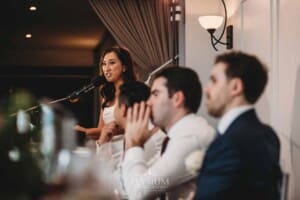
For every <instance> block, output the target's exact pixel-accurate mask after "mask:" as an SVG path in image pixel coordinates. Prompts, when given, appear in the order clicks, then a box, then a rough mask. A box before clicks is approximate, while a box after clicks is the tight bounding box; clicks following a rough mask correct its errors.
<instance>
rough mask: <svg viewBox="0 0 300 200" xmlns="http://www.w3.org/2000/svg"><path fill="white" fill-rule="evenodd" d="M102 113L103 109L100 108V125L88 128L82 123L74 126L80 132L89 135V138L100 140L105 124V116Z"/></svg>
mask: <svg viewBox="0 0 300 200" xmlns="http://www.w3.org/2000/svg"><path fill="white" fill-rule="evenodd" d="M102 113H103V110H102V109H101V110H100V114H99V121H98V126H97V127H95V128H86V127H83V126H80V125H76V126H75V127H74V130H75V131H79V132H83V133H84V134H85V135H86V137H88V138H89V139H93V140H98V139H99V137H100V134H101V131H102V128H103V126H104V121H103V117H102Z"/></svg>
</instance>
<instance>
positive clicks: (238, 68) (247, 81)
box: [215, 51, 268, 104]
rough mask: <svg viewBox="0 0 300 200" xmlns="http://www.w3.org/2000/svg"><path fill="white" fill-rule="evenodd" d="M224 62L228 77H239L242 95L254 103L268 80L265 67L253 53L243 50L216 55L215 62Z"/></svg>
mask: <svg viewBox="0 0 300 200" xmlns="http://www.w3.org/2000/svg"><path fill="white" fill-rule="evenodd" d="M217 63H224V64H226V66H227V68H226V71H225V74H226V76H227V78H228V79H231V78H240V79H241V80H242V83H243V86H244V95H245V98H246V100H247V101H248V102H249V103H252V104H253V103H255V102H256V101H257V100H258V98H259V97H260V96H261V94H262V93H263V91H264V88H265V86H266V84H267V81H268V74H267V68H266V67H265V66H264V65H263V64H262V63H261V62H260V61H259V59H258V58H257V57H255V56H253V55H249V54H246V53H243V52H235V51H232V52H228V53H224V54H221V55H219V56H217V57H216V59H215V64H217Z"/></svg>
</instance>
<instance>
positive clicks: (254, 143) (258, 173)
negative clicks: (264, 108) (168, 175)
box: [195, 51, 281, 200]
mask: <svg viewBox="0 0 300 200" xmlns="http://www.w3.org/2000/svg"><path fill="white" fill-rule="evenodd" d="M267 79H268V76H267V69H266V68H265V66H264V65H263V64H262V63H261V62H260V61H259V60H258V59H257V58H256V57H255V56H252V55H248V54H245V53H242V52H234V51H233V52H227V53H224V54H221V55H219V56H217V57H216V60H215V66H214V68H213V70H212V73H211V76H210V82H209V84H208V85H207V87H206V88H205V91H204V92H205V94H206V97H207V99H206V105H207V109H208V112H209V114H210V115H212V116H214V117H216V118H220V121H219V124H218V129H217V130H218V133H219V135H218V137H217V138H216V139H215V141H214V142H213V143H212V144H211V145H210V147H209V148H208V150H207V152H206V156H205V158H204V161H203V162H204V163H203V165H202V168H201V170H200V174H199V177H198V178H197V191H196V196H195V199H196V200H227V199H228V200H237V199H238V200H250V199H251V200H274V199H278V198H279V194H278V187H279V182H280V179H281V170H280V166H279V154H280V153H279V152H280V143H279V140H278V137H277V135H276V133H275V132H274V130H273V129H272V128H271V127H270V126H268V125H266V124H263V123H262V122H261V121H260V120H259V119H258V118H257V115H256V113H255V110H254V107H253V104H254V103H255V102H256V101H257V100H258V98H259V97H260V96H261V94H262V93H263V91H264V88H265V85H266V83H267Z"/></svg>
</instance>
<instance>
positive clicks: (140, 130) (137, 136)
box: [125, 102, 159, 149]
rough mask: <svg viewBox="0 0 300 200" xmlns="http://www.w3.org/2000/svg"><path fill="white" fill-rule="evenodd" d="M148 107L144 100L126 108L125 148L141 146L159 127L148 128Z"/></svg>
mask: <svg viewBox="0 0 300 200" xmlns="http://www.w3.org/2000/svg"><path fill="white" fill-rule="evenodd" d="M150 113H151V110H150V107H149V106H147V105H146V103H145V102H141V103H139V104H137V103H136V104H134V106H133V107H132V108H128V110H127V123H126V131H125V140H126V149H128V148H130V147H134V146H140V147H143V146H144V143H145V142H146V141H147V140H148V139H149V138H150V137H151V136H152V135H153V134H154V133H155V132H156V131H157V130H158V129H159V128H158V127H154V128H152V129H150V130H149V129H148V125H149V120H150Z"/></svg>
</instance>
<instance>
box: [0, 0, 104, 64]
mask: <svg viewBox="0 0 300 200" xmlns="http://www.w3.org/2000/svg"><path fill="white" fill-rule="evenodd" d="M31 5H34V6H36V7H37V10H36V11H30V10H29V7H30V6H31ZM1 8H2V9H1V14H0V15H2V16H1V27H0V30H1V31H0V44H1V45H0V52H1V55H2V56H1V55H0V65H1V63H2V65H3V63H5V64H6V65H10V63H12V65H13V61H14V60H16V59H18V56H19V55H20V54H24V55H26V56H27V57H28V55H29V54H28V52H33V51H39V53H40V52H41V51H47V52H49V51H52V52H59V53H57V54H64V52H67V53H68V57H71V54H70V51H73V52H74V51H78V52H80V51H82V52H83V51H84V52H85V53H87V52H91V53H92V52H93V50H94V49H95V47H97V45H99V44H100V43H101V41H102V39H103V36H104V34H105V33H106V32H107V30H106V29H105V27H104V26H103V24H102V23H101V21H100V19H99V18H98V16H97V15H96V13H95V12H94V11H93V9H92V8H91V6H90V5H89V3H88V1H87V0H75V1H74V0H43V1H41V0H5V1H3V2H1ZM27 33H31V34H32V38H30V39H26V38H25V34H27ZM40 54H41V53H40ZM57 54H56V55H57ZM11 55H13V56H11ZM34 55H37V54H34ZM29 56H30V55H29ZM9 57H11V59H8V58H9ZM44 57H47V56H44ZM48 57H49V56H48ZM50 57H51V56H50ZM1 60H5V62H4V61H3V62H1ZM43 62H47V60H46V61H44V60H43V61H42V60H41V61H40V63H43ZM19 64H20V63H19Z"/></svg>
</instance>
